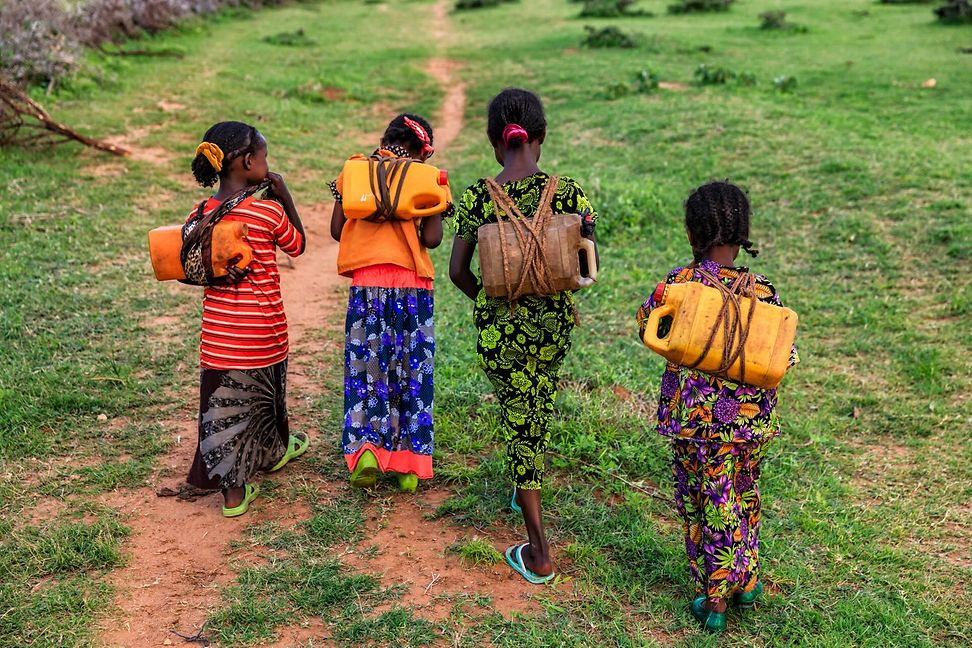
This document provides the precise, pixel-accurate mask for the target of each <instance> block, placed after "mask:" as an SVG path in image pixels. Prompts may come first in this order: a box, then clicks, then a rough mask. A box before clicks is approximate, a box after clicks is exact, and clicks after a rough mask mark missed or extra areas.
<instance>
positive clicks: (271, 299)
mask: <svg viewBox="0 0 972 648" xmlns="http://www.w3.org/2000/svg"><path fill="white" fill-rule="evenodd" d="M219 204H220V203H219V201H218V200H214V199H213V198H210V199H209V200H208V201H207V202H206V206H205V207H204V209H205V211H206V212H209V211H211V210H213V209H215V208H216V207H218V206H219ZM195 215H196V210H195V209H193V211H192V213H190V214H189V219H192V218H193V217H195ZM223 220H225V221H236V222H240V223H246V226H247V235H246V241H247V242H248V243H249V244H250V247H252V248H253V260H252V261H251V262H250V265H249V266H248V267H249V269H250V271H249V273H247V275H246V278H245V279H243V281H241V282H239V283H237V284H232V285H228V286H207V287H206V290H205V291H204V293H203V319H202V334H201V336H200V345H199V364H200V366H202V367H205V368H207V369H259V368H261V367H269V366H270V365H274V364H276V363H278V362H280V361H282V360H285V359H286V358H287V352H288V342H287V316H286V315H285V314H284V307H283V298H282V297H281V294H280V272H279V271H278V270H277V256H276V248H278V247H279V248H280V249H281V250H283V251H284V252H285V253H286V254H288V255H289V256H298V255H299V254H300V252H301V248H302V247H303V243H304V238H303V236H301V234H300V232H298V231H297V228H295V227H294V226H293V224H291V222H290V219H289V218H287V215H286V214H285V213H284V210H283V207H281V206H280V204H278V203H276V202H274V201H271V200H258V199H256V198H252V197H251V198H247V199H246V200H244V201H243V202H242V203H240V204H239V205H237V207H236V208H235V209H233V211H231V212H230V213H228V214H226V216H224V217H223Z"/></svg>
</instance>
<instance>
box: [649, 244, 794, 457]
mask: <svg viewBox="0 0 972 648" xmlns="http://www.w3.org/2000/svg"><path fill="white" fill-rule="evenodd" d="M699 265H700V267H701V268H702V269H704V270H706V271H707V272H709V273H710V274H711V275H713V276H717V277H719V279H721V280H722V281H723V283H725V284H726V285H727V286H728V285H730V284H731V283H732V282H733V280H734V279H735V278H736V277H738V276H739V274H740V273H743V272H749V269H748V268H746V267H743V266H737V267H730V266H720V265H719V264H718V263H715V262H713V261H710V260H708V259H705V260H703V261H702V262H701V264H699ZM755 277H756V296H757V298H758V299H759V300H760V301H764V302H768V303H770V304H775V305H777V306H782V305H783V302H782V301H781V300H780V295H779V293H778V292H777V291H776V288H774V287H773V284H771V283H770V282H769V281H768V280H767V279H766V277H764V276H762V275H755ZM686 281H698V282H701V283H703V284H706V285H711V284H709V282H708V281H706V280H704V279H703V278H702V276H701V275H700V273H698V272H696V271H695V270H694V269H693V268H686V267H679V268H675V269H674V270H672V271H671V272H669V273H668V276H667V277H666V279H665V283H666V284H671V283H684V282H686ZM657 305H658V304H656V303H655V294H654V293H653V294H652V295H651V296H650V297H649V298H648V299H647V300H646V301H645V303H644V304H643V305H642V306H641V308H640V309H639V310H638V332H639V339H643V338H644V334H645V326H646V324H647V322H648V315H649V313H651V311H652V309H654V308H655V307H656V306H657ZM799 361H800V357H799V355H798V353H797V349H796V346H794V347H793V350H792V351H791V353H790V366H791V367H792V366H793V365H795V364H797V363H798V362H799ZM775 409H776V389H761V388H759V387H754V386H752V385H747V384H744V383H738V382H734V381H732V380H729V379H728V378H720V377H718V376H713V375H711V374H707V373H703V372H701V371H697V370H695V369H686V368H685V367H681V366H679V365H676V364H672V363H668V365H667V366H666V367H665V373H664V374H663V375H662V380H661V395H660V397H659V399H658V433H659V434H661V435H663V436H667V437H671V438H674V439H684V440H686V441H696V442H719V443H755V442H758V441H760V440H768V439H769V438H771V437H773V436H776V435H777V434H779V432H780V423H779V418H778V417H777V415H776V412H775Z"/></svg>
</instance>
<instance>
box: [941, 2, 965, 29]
mask: <svg viewBox="0 0 972 648" xmlns="http://www.w3.org/2000/svg"><path fill="white" fill-rule="evenodd" d="M935 15H936V16H938V21H939V22H942V23H945V24H951V25H958V24H963V23H972V3H969V0H949V1H948V2H946V3H945V4H943V5H942V6H941V7H939V8H938V9H935Z"/></svg>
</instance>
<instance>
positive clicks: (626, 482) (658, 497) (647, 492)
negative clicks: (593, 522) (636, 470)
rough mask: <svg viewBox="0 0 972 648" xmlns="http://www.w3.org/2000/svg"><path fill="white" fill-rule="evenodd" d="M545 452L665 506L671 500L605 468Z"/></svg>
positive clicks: (549, 450)
mask: <svg viewBox="0 0 972 648" xmlns="http://www.w3.org/2000/svg"><path fill="white" fill-rule="evenodd" d="M547 452H548V453H549V454H552V455H553V456H555V457H559V458H561V459H563V460H564V461H567V462H576V463H579V464H581V465H583V466H587V467H588V468H590V469H591V470H593V471H595V472H599V473H601V474H602V475H607V476H608V477H613V478H614V479H617V480H618V481H619V482H621V483H622V484H624V485H626V486H629V487H631V488H633V489H635V490H636V491H638V492H640V493H644V494H645V495H647V496H648V497H653V498H655V499H656V500H660V501H662V502H665V503H666V504H670V503H671V501H672V500H671V498H669V497H665V496H664V495H662V493H661V492H660V491H659V490H658V489H657V488H655V487H654V486H645V485H644V483H643V482H633V481H630V480H628V479H625V478H624V477H622V476H621V475H619V474H618V473H616V472H614V471H611V470H608V469H607V468H602V467H600V466H595V465H594V464H592V463H587V462H586V461H584V460H582V459H578V458H576V457H568V456H567V455H563V454H560V453H559V452H555V451H553V450H551V449H549V448H547Z"/></svg>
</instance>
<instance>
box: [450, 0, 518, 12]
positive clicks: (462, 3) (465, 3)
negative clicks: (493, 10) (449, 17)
mask: <svg viewBox="0 0 972 648" xmlns="http://www.w3.org/2000/svg"><path fill="white" fill-rule="evenodd" d="M507 2H516V0H457V1H456V11H461V10H462V9H482V8H483V7H497V6H499V5H501V4H504V3H507Z"/></svg>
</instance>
